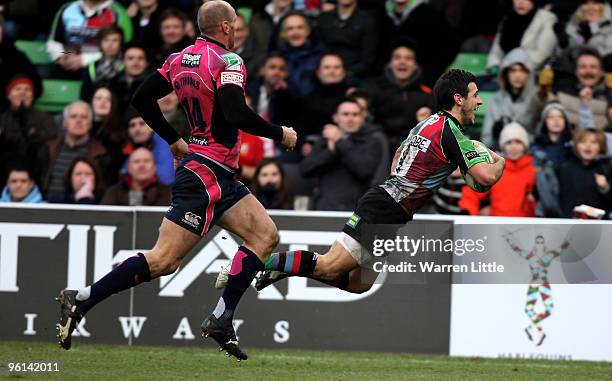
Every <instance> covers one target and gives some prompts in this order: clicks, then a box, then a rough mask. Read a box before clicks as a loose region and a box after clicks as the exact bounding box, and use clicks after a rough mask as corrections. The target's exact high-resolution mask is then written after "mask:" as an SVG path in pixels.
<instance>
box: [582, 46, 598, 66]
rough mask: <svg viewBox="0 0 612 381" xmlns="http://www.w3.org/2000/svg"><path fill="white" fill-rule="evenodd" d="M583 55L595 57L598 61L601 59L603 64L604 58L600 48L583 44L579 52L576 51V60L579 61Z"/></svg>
mask: <svg viewBox="0 0 612 381" xmlns="http://www.w3.org/2000/svg"><path fill="white" fill-rule="evenodd" d="M582 56H591V57H595V58H597V61H599V65H603V58H602V57H601V54H600V53H599V50H597V49H595V48H592V47H590V46H582V47H580V48H579V49H578V52H577V53H576V62H578V59H580V57H582Z"/></svg>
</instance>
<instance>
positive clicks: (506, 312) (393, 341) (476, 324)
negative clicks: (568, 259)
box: [0, 204, 612, 361]
mask: <svg viewBox="0 0 612 381" xmlns="http://www.w3.org/2000/svg"><path fill="white" fill-rule="evenodd" d="M164 212H165V209H163V208H129V207H89V206H73V205H71V206H59V205H36V206H33V205H21V204H6V205H0V304H1V305H2V306H11V308H3V309H2V311H0V340H34V341H50V342H52V341H54V340H55V339H54V335H55V330H54V325H55V322H56V319H57V315H58V314H57V304H56V303H55V302H54V301H53V298H54V297H55V296H56V294H57V291H58V290H60V289H61V288H64V287H71V288H74V287H81V286H83V285H86V284H89V283H91V282H92V281H94V280H96V279H99V278H100V277H101V276H103V275H104V274H105V273H106V272H108V271H109V270H110V269H111V268H112V266H113V265H116V264H117V263H120V262H121V261H122V260H124V259H125V258H127V257H129V256H131V255H133V254H134V253H135V252H137V251H143V250H147V249H148V248H150V247H152V246H153V244H154V241H155V239H156V238H157V228H158V225H159V221H160V219H161V217H162V216H163V213H164ZM270 214H271V215H272V217H273V219H274V221H275V222H276V224H277V226H278V228H279V232H280V236H281V246H280V249H281V250H285V249H287V250H294V249H299V248H308V249H310V250H315V251H320V252H323V251H325V249H326V248H327V247H328V246H329V245H330V244H331V243H332V242H333V241H334V239H335V238H336V236H337V234H338V233H337V232H338V231H339V230H340V228H341V226H342V225H343V224H344V222H345V221H346V219H347V218H348V217H349V215H350V214H348V213H336V212H294V211H271V212H270ZM415 222H416V223H415V225H416V227H415V228H414V229H415V230H413V232H414V234H420V233H419V232H421V233H422V234H425V235H427V234H428V233H431V228H432V226H435V225H442V226H443V227H445V228H448V227H450V228H451V229H449V231H451V232H452V234H453V235H454V238H456V237H457V236H460V235H461V234H464V232H463V231H462V230H461V229H459V227H460V226H469V225H476V229H478V230H484V229H487V228H491V226H494V225H506V226H508V225H512V224H531V225H533V226H543V225H546V224H550V225H554V224H570V223H571V224H575V223H576V221H568V220H566V221H563V220H542V219H537V220H536V219H517V218H478V217H450V216H431V215H417V216H416V217H415ZM581 223H582V222H581ZM538 224H539V225H538ZM600 224H601V222H600ZM453 227H454V229H453ZM419 229H420V230H419ZM548 229H549V230H550V229H553V230H559V229H554V226H553V228H550V227H549V228H548ZM464 230H465V229H464ZM238 243H239V241H238V240H237V237H235V236H232V235H231V234H228V233H227V232H226V231H224V230H222V229H219V228H215V229H213V230H212V231H211V232H210V234H208V235H207V236H206V237H204V239H203V240H202V242H201V243H200V244H199V245H198V247H197V248H196V249H195V250H194V251H193V253H192V254H190V255H189V256H188V257H187V258H186V261H185V263H184V265H183V266H181V268H180V269H179V270H178V271H177V272H176V273H175V274H173V275H171V276H167V277H163V278H161V279H159V280H154V281H153V282H151V284H150V285H143V286H140V287H137V288H135V289H133V290H131V291H129V292H125V293H122V294H119V295H115V296H113V297H112V298H110V299H109V300H107V301H106V302H105V303H103V304H101V305H99V306H97V307H95V309H94V310H92V313H90V315H88V316H87V318H86V319H85V321H84V324H82V325H81V327H80V328H79V330H78V332H76V335H78V336H80V337H78V338H77V339H76V341H77V343H79V344H80V343H88V342H90V343H115V344H119V343H126V344H158V345H202V340H201V339H200V334H199V324H200V322H201V319H202V317H203V316H205V314H207V313H208V312H209V311H211V310H212V308H213V307H214V305H215V304H216V301H217V299H218V296H219V292H218V291H217V290H215V289H214V288H213V286H212V284H213V283H214V279H215V277H216V275H217V273H218V272H219V270H220V269H221V267H222V266H226V265H228V264H229V263H230V261H231V258H232V256H233V254H234V253H235V251H236V248H237V245H238ZM606 247H608V246H606ZM501 254H503V253H502V251H500V255H501ZM441 258H449V261H448V262H447V263H451V262H450V261H451V260H452V257H441ZM440 264H444V260H441V262H440ZM524 270H525V271H526V272H528V271H527V270H526V269H524ZM553 270H554V271H559V270H558V269H553ZM610 270H611V271H612V269H610ZM554 271H553V275H555V274H556V273H555V272H554ZM393 276H394V274H390V273H387V274H382V275H381V277H379V279H378V281H377V283H376V284H375V285H374V286H373V288H372V289H371V290H370V291H369V292H367V293H365V294H361V295H353V294H349V293H346V292H342V291H338V290H336V289H332V288H329V287H326V286H323V285H321V284H320V283H317V282H312V281H306V280H304V279H300V278H291V279H289V280H288V281H283V282H280V283H279V284H278V286H276V287H269V288H267V289H266V290H264V291H263V292H260V293H256V292H253V291H251V292H247V294H246V295H245V296H244V298H243V301H242V303H241V305H240V308H239V310H238V311H237V316H236V321H235V326H236V328H237V333H238V336H239V337H240V339H241V340H243V342H244V343H248V346H253V347H262V348H277V349H278V348H303V349H327V350H361V351H389V352H415V353H418V352H420V353H439V354H450V355H456V356H483V357H506V358H507V357H512V358H535V359H539V358H542V359H562V360H579V359H580V360H603V361H612V346H611V345H610V343H611V342H612V326H611V324H610V322H611V321H612V300H611V299H610V295H611V294H612V286H610V285H609V284H571V285H561V284H559V285H553V287H552V291H553V293H552V296H553V300H554V310H553V311H552V314H551V316H549V317H548V318H547V319H546V320H545V321H543V323H542V325H543V326H544V329H545V332H546V334H547V337H546V340H544V341H543V342H542V344H541V345H537V340H536V341H533V340H529V339H528V337H527V335H526V334H525V332H524V329H525V327H526V326H527V325H528V323H529V320H528V318H527V316H526V314H525V298H526V293H527V285H526V284H525V283H523V284H518V283H517V284H482V283H481V284H469V282H466V281H465V279H459V278H458V277H457V276H455V277H453V279H451V276H438V277H436V278H433V277H424V278H422V279H420V280H418V281H414V282H408V283H409V284H406V282H402V281H397V279H393ZM397 276H404V277H405V276H406V274H402V275H397ZM403 280H405V279H403ZM451 281H452V282H453V284H452V286H451ZM451 300H452V303H451ZM539 312H541V311H539ZM204 345H212V344H211V343H209V342H206V341H205V342H204Z"/></svg>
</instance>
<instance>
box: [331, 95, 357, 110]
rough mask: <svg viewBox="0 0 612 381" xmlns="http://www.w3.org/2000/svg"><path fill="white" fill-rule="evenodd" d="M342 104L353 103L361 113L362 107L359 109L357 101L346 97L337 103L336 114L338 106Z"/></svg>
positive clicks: (354, 98)
mask: <svg viewBox="0 0 612 381" xmlns="http://www.w3.org/2000/svg"><path fill="white" fill-rule="evenodd" d="M343 103H353V104H356V105H357V107H359V110H360V111H363V107H361V104H359V102H358V101H357V98H356V97H351V96H347V97H344V98H342V100H341V101H340V102H338V105H337V106H336V112H338V110H339V109H340V105H341V104H343Z"/></svg>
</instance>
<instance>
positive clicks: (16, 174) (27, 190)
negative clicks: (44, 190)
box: [0, 165, 42, 203]
mask: <svg viewBox="0 0 612 381" xmlns="http://www.w3.org/2000/svg"><path fill="white" fill-rule="evenodd" d="M0 202H25V203H39V202H42V194H41V193H40V190H39V189H38V186H37V185H36V183H35V182H34V178H33V177H32V174H31V173H30V170H29V169H27V168H26V167H25V166H23V165H15V166H13V167H12V168H11V169H10V171H9V175H8V179H7V180H6V186H5V187H4V189H3V190H2V194H1V195H0Z"/></svg>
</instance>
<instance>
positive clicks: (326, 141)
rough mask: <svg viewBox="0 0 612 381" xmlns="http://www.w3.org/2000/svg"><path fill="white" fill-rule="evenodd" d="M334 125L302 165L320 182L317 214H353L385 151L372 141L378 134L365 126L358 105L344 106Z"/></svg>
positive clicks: (306, 173)
mask: <svg viewBox="0 0 612 381" xmlns="http://www.w3.org/2000/svg"><path fill="white" fill-rule="evenodd" d="M334 122H335V123H336V124H335V125H333V124H328V125H326V126H325V127H324V129H323V139H321V140H320V141H319V142H317V143H316V144H315V145H314V147H313V150H312V153H311V154H310V155H309V156H307V157H305V158H304V160H302V162H301V163H300V170H301V172H302V174H303V175H304V176H307V177H316V178H317V179H318V189H317V190H316V191H315V195H314V196H313V206H314V208H313V209H315V210H353V208H354V207H355V203H356V202H357V200H358V199H359V197H361V196H362V195H363V193H364V192H365V191H366V190H367V189H368V187H369V186H370V183H371V180H372V178H373V176H374V174H375V172H376V169H377V167H378V163H379V160H380V159H379V158H380V157H381V155H382V150H383V149H384V148H383V147H382V146H381V145H380V143H379V141H378V140H377V139H376V138H374V137H373V134H376V133H378V130H377V129H376V128H375V127H374V126H372V125H368V124H365V118H364V113H363V110H362V109H361V106H360V105H359V103H357V102H356V101H354V100H347V101H345V102H342V103H341V104H340V105H339V106H338V110H337V112H336V114H335V115H334Z"/></svg>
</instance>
